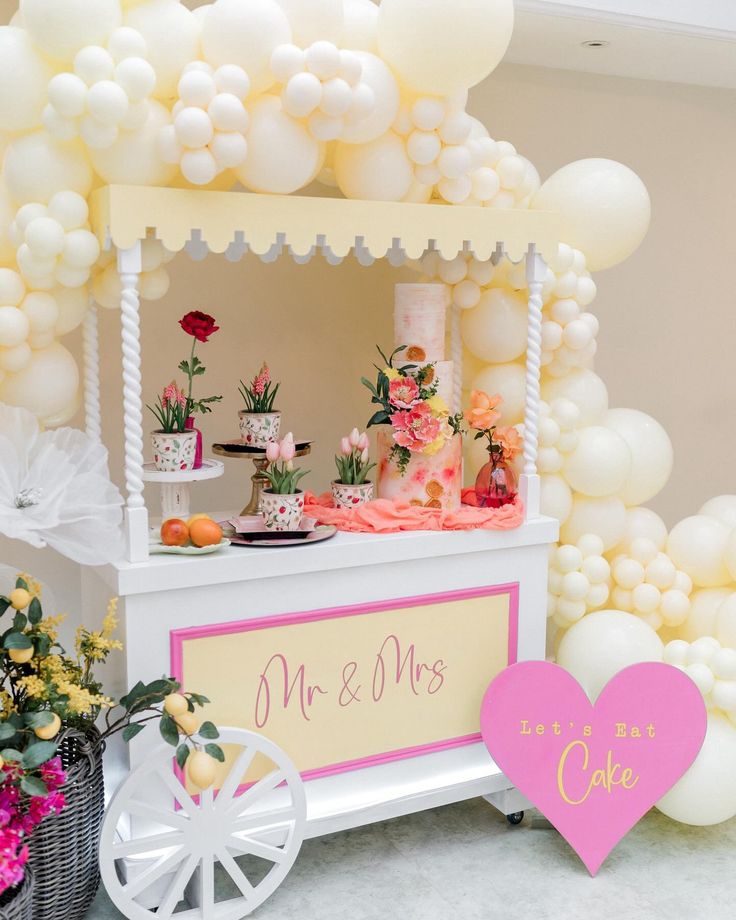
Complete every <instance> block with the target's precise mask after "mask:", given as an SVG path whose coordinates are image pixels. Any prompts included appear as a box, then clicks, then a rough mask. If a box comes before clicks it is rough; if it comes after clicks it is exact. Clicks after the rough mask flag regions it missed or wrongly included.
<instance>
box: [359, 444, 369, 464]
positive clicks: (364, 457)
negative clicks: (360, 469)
mask: <svg viewBox="0 0 736 920" xmlns="http://www.w3.org/2000/svg"><path fill="white" fill-rule="evenodd" d="M360 462H361V463H362V464H363V466H365V465H366V463H367V462H368V448H367V447H365V448H363V451H362V452H361V454H360Z"/></svg>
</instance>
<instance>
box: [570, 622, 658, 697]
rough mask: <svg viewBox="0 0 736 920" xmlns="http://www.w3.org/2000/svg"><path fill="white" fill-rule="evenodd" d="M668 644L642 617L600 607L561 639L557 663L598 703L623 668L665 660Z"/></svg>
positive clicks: (571, 628) (572, 627)
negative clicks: (612, 679) (666, 645)
mask: <svg viewBox="0 0 736 920" xmlns="http://www.w3.org/2000/svg"><path fill="white" fill-rule="evenodd" d="M663 652H664V645H663V644H662V640H661V639H660V638H659V636H658V635H657V634H656V632H655V631H654V630H653V629H652V628H651V626H648V625H647V624H646V623H645V622H644V621H643V620H642V619H640V618H639V617H637V616H634V615H633V614H631V613H624V612H622V611H620V610H599V611H596V612H595V613H589V614H588V615H587V616H585V617H583V618H582V619H581V620H580V621H579V622H577V623H575V624H574V625H573V626H571V627H570V629H569V630H568V631H567V633H566V634H565V635H564V636H563V638H562V641H561V642H560V647H559V650H558V653H557V663H558V664H559V665H560V666H561V667H563V668H565V670H566V671H569V672H570V674H572V676H573V677H574V678H575V680H577V681H578V683H579V684H580V686H581V687H582V688H583V690H584V691H585V692H586V694H587V695H588V698H589V699H590V700H591V702H594V701H595V700H596V699H597V697H598V694H599V693H600V692H601V690H602V689H603V688H604V687H605V686H606V684H607V683H608V681H609V680H610V679H611V678H612V677H614V676H615V675H616V674H618V672H619V671H621V670H623V669H624V668H627V667H629V666H630V665H632V664H638V663H639V662H642V661H662V657H663Z"/></svg>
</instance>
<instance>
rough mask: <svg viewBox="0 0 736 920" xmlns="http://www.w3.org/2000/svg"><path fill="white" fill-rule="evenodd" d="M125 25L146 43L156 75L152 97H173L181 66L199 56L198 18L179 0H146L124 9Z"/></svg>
mask: <svg viewBox="0 0 736 920" xmlns="http://www.w3.org/2000/svg"><path fill="white" fill-rule="evenodd" d="M218 5H219V4H218ZM210 9H211V8H210ZM125 24H126V25H127V26H132V27H133V28H134V29H137V30H138V32H140V33H141V35H142V36H143V38H144V40H145V42H146V58H147V60H148V61H149V62H150V64H151V65H152V66H153V69H154V70H155V72H156V89H155V91H154V95H155V96H156V97H157V98H158V99H171V98H173V97H174V96H175V95H176V85H177V83H178V82H179V77H180V76H181V72H182V71H183V70H184V67H185V66H186V65H187V64H188V63H189V62H190V61H194V60H196V59H197V58H198V57H199V56H200V55H199V36H200V26H199V23H198V21H197V18H196V17H195V16H194V14H193V13H192V12H191V11H190V10H188V9H187V8H186V7H185V6H184V5H183V4H181V3H179V2H178V0H146V2H144V3H139V4H137V5H136V6H134V7H132V8H130V9H128V10H126V13H125Z"/></svg>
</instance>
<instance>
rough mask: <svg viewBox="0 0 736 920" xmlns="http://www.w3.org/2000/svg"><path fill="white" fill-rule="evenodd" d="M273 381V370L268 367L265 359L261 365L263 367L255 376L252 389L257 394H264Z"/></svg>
mask: <svg viewBox="0 0 736 920" xmlns="http://www.w3.org/2000/svg"><path fill="white" fill-rule="evenodd" d="M270 382H271V371H270V370H269V369H268V365H267V364H266V362H265V361H264V362H263V364H262V365H261V369H260V370H259V371H258V373H257V374H256V376H255V377H254V378H253V383H252V384H251V389H252V390H253V392H254V393H255V395H256V396H263V393H264V391H265V389H266V387H267V386H268V384H269V383H270Z"/></svg>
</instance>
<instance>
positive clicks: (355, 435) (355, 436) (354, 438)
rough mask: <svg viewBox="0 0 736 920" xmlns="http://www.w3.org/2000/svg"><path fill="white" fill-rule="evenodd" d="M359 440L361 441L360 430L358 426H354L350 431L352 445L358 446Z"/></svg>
mask: <svg viewBox="0 0 736 920" xmlns="http://www.w3.org/2000/svg"><path fill="white" fill-rule="evenodd" d="M359 441H360V432H359V431H358V429H357V428H353V430H352V431H351V432H350V446H351V447H357V446H358V442H359Z"/></svg>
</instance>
